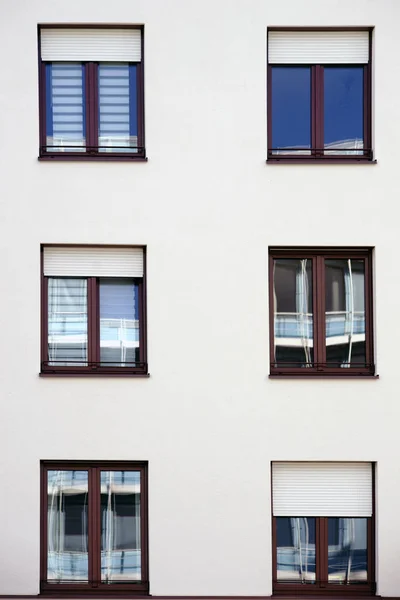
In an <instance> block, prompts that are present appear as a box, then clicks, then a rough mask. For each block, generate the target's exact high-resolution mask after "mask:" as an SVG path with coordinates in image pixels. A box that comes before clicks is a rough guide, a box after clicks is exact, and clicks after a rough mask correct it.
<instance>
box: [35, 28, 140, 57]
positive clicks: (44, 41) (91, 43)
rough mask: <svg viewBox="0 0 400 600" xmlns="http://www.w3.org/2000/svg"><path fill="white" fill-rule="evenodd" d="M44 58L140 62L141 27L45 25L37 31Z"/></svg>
mask: <svg viewBox="0 0 400 600" xmlns="http://www.w3.org/2000/svg"><path fill="white" fill-rule="evenodd" d="M40 47H41V57H42V60H43V61H82V62H83V61H112V62H123V61H126V62H140V61H141V54H142V50H141V48H142V44H141V31H140V29H106V28H104V29H69V28H65V29H51V28H49V29H47V28H43V29H41V32H40Z"/></svg>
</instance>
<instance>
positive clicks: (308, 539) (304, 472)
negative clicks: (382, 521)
mask: <svg viewBox="0 0 400 600" xmlns="http://www.w3.org/2000/svg"><path fill="white" fill-rule="evenodd" d="M272 493H273V586H274V592H278V593H279V592H282V593H288V594H292V593H293V594H296V595H297V594H301V593H304V594H309V593H310V592H316V593H318V594H323V593H324V592H326V593H330V594H332V592H335V591H336V592H338V593H341V592H343V591H344V590H345V592H346V594H348V593H349V594H350V593H355V594H360V593H374V592H375V579H374V568H373V565H374V559H373V548H374V543H373V538H374V519H373V468H372V465H371V464H370V463H335V462H331V463H305V462H303V463H302V462H293V463H280V462H277V463H273V464H272Z"/></svg>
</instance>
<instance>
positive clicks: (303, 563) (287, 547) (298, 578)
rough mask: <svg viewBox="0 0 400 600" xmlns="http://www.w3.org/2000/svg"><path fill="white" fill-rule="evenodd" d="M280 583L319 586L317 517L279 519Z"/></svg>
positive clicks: (277, 520)
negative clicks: (316, 574)
mask: <svg viewBox="0 0 400 600" xmlns="http://www.w3.org/2000/svg"><path fill="white" fill-rule="evenodd" d="M276 553H277V574H276V576H277V580H278V581H279V582H280V583H315V518H314V517H277V518H276Z"/></svg>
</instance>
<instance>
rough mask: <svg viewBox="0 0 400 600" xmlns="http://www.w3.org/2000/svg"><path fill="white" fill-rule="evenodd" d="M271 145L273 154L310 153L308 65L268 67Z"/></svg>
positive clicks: (309, 73)
mask: <svg viewBox="0 0 400 600" xmlns="http://www.w3.org/2000/svg"><path fill="white" fill-rule="evenodd" d="M271 71H272V81H271V88H272V90H271V91H272V98H271V102H272V111H271V116H272V147H273V148H274V149H275V152H274V154H290V153H292V151H290V150H285V148H295V153H296V154H310V151H309V150H307V148H310V147H311V68H310V67H271Z"/></svg>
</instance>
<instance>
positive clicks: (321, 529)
mask: <svg viewBox="0 0 400 600" xmlns="http://www.w3.org/2000/svg"><path fill="white" fill-rule="evenodd" d="M317 522H318V529H317V531H318V535H317V537H316V543H317V544H318V547H317V549H316V550H317V551H316V556H317V557H318V565H317V573H316V575H317V581H318V582H319V587H320V588H326V587H327V585H328V519H327V517H318V518H317Z"/></svg>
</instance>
